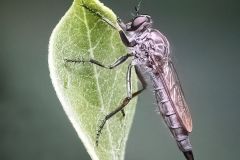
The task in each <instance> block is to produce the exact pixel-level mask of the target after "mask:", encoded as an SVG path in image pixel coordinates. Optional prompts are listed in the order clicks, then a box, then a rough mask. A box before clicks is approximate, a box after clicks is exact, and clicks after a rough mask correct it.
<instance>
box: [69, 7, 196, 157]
mask: <svg viewBox="0 0 240 160" xmlns="http://www.w3.org/2000/svg"><path fill="white" fill-rule="evenodd" d="M82 7H84V8H85V9H86V10H88V11H89V12H92V13H93V14H95V15H96V16H98V17H100V18H101V19H102V20H103V21H105V22H106V23H107V24H109V25H110V26H112V27H113V28H114V29H117V30H118V32H119V35H120V37H121V40H122V42H123V43H124V44H125V45H126V46H127V47H128V48H129V51H131V52H130V53H127V54H126V55H124V56H122V57H120V58H118V59H117V60H116V61H115V62H114V63H112V64H111V65H104V64H102V63H101V62H99V61H97V60H94V59H89V60H71V59H66V62H74V63H83V62H89V63H92V64H95V65H98V66H100V67H104V68H108V69H113V68H115V67H117V66H118V65H120V64H122V63H123V62H125V61H126V60H127V59H128V58H132V61H131V63H130V64H129V65H128V70H127V97H126V98H124V100H123V101H122V103H121V104H120V106H119V107H117V108H116V109H115V110H114V111H112V112H111V113H109V114H108V115H107V116H105V118H104V120H103V122H102V123H101V125H100V126H99V130H98V132H97V138H96V144H97V145H98V142H99V137H100V134H101V131H102V129H103V128H104V125H105V123H106V122H107V120H109V119H110V118H111V117H112V116H114V115H115V114H116V113H118V112H122V114H123V115H125V113H124V110H123V109H124V107H125V106H126V105H127V104H128V103H129V102H130V101H131V99H132V98H134V97H136V96H137V95H139V94H140V93H142V91H143V90H144V89H145V88H146V86H147V83H146V81H145V79H144V76H143V73H142V68H143V69H144V70H145V71H146V72H148V73H149V75H150V77H151V79H152V82H153V88H154V92H155V97H156V101H157V105H158V108H159V111H160V113H161V115H162V117H163V119H164V121H165V123H166V124H167V126H168V128H169V129H170V131H171V133H172V135H173V137H174V138H175V140H176V142H177V145H178V147H179V149H180V150H181V151H182V152H183V154H184V156H185V157H186V159H187V160H193V159H194V158H193V153H192V146H191V143H190V140H189V133H190V132H191V131H192V119H191V115H190V112H189V109H188V106H187V104H186V101H185V98H184V94H183V90H182V87H181V84H180V82H179V78H178V75H177V72H176V70H175V68H174V64H173V62H172V60H171V55H170V49H169V42H168V40H167V38H166V37H165V36H164V35H163V34H162V33H161V32H160V31H158V30H157V29H153V28H152V23H153V22H152V18H151V17H150V16H149V15H144V14H139V8H140V3H139V5H138V6H137V7H135V10H136V15H135V16H134V18H133V19H132V20H130V21H129V22H128V23H126V24H125V23H123V22H122V21H121V20H120V19H119V18H118V19H117V20H118V25H119V26H120V28H119V27H116V26H115V25H114V24H113V23H112V22H111V21H110V20H108V19H106V18H105V17H103V16H102V15H101V14H100V13H98V12H97V11H94V10H93V9H91V8H89V7H88V6H87V5H86V4H82ZM133 66H134V68H135V71H136V74H137V77H138V79H139V80H140V82H141V84H142V89H140V90H139V91H137V92H134V93H132V89H131V88H132V87H131V69H132V67H133Z"/></svg>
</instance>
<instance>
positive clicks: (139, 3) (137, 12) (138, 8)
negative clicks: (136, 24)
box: [135, 0, 142, 16]
mask: <svg viewBox="0 0 240 160" xmlns="http://www.w3.org/2000/svg"><path fill="white" fill-rule="evenodd" d="M141 3H142V0H140V1H139V2H138V5H137V6H135V11H136V15H137V16H138V15H139V10H140V6H141Z"/></svg>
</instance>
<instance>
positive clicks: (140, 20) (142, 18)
mask: <svg viewBox="0 0 240 160" xmlns="http://www.w3.org/2000/svg"><path fill="white" fill-rule="evenodd" d="M147 21H148V18H147V17H145V16H140V17H137V18H135V19H134V20H133V22H132V28H133V29H137V28H138V27H140V26H141V25H142V24H143V23H144V22H147Z"/></svg>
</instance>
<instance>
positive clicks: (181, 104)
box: [162, 61, 192, 132]
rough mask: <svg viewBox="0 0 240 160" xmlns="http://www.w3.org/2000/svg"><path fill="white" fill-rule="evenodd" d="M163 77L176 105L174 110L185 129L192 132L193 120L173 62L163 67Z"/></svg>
mask: <svg viewBox="0 0 240 160" xmlns="http://www.w3.org/2000/svg"><path fill="white" fill-rule="evenodd" d="M162 69H163V77H164V81H165V83H166V86H167V88H168V91H169V94H170V97H171V100H172V102H173V104H174V106H173V107H174V110H175V111H176V113H177V115H178V117H179V119H180V122H181V123H182V125H183V126H184V128H185V129H186V130H187V131H188V132H191V131H192V118H191V113H190V111H189V108H188V105H187V103H186V100H185V97H184V93H183V90H182V87H181V84H180V81H179V78H178V75H177V72H176V69H175V67H174V64H173V63H172V62H171V61H168V62H166V63H165V65H163V68H162Z"/></svg>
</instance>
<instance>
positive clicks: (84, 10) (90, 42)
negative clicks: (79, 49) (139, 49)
mask: <svg viewBox="0 0 240 160" xmlns="http://www.w3.org/2000/svg"><path fill="white" fill-rule="evenodd" d="M82 11H83V16H84V21H83V22H84V24H85V26H86V30H87V39H88V43H89V53H90V57H91V58H93V59H94V52H93V50H94V48H95V47H96V46H97V44H96V46H95V47H93V45H92V41H91V30H90V28H89V25H88V20H87V17H86V9H85V8H83V7H82ZM96 23H98V21H97V22H95V25H96ZM94 27H95V26H93V28H94ZM93 28H92V29H93ZM100 41H101V39H100V40H99V41H98V42H100ZM96 67H97V66H96V65H93V70H94V77H95V80H96V85H97V91H98V94H99V96H98V97H99V101H100V103H101V110H104V113H106V112H105V108H104V104H103V97H102V92H101V88H100V86H99V81H98V73H97V68H96ZM106 129H107V132H108V137H109V141H110V144H111V154H112V157H114V160H115V159H116V155H115V154H114V150H113V149H114V147H113V141H112V136H111V132H110V129H109V125H108V124H106Z"/></svg>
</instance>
